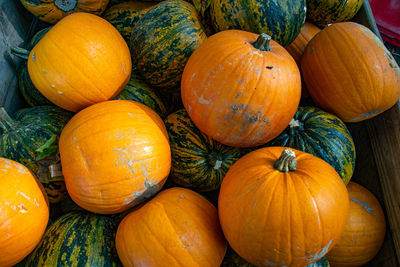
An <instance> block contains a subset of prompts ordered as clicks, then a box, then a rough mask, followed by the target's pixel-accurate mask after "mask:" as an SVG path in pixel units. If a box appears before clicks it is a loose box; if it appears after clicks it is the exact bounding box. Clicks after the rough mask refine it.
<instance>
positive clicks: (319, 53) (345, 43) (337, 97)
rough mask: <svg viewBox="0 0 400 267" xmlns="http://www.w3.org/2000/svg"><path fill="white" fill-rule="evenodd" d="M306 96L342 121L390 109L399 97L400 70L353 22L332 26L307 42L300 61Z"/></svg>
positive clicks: (368, 33) (378, 42) (365, 30)
mask: <svg viewBox="0 0 400 267" xmlns="http://www.w3.org/2000/svg"><path fill="white" fill-rule="evenodd" d="M301 69H302V74H303V78H304V81H305V83H306V84H307V88H308V92H309V93H310V95H311V97H312V99H313V100H314V102H315V103H316V104H317V105H318V106H319V107H321V108H322V109H324V110H326V111H328V112H330V113H333V114H335V115H337V116H338V117H339V118H341V119H342V120H343V121H344V122H359V121H363V120H366V119H369V118H372V117H374V116H377V115H378V114H380V113H382V112H384V111H385V110H387V109H389V108H391V107H392V106H393V105H394V104H395V103H396V101H397V100H398V98H399V96H400V69H399V66H398V65H397V63H396V61H395V60H394V58H393V56H392V55H391V54H390V52H389V51H388V50H387V49H386V47H385V46H384V44H383V43H382V41H381V40H379V39H378V37H376V36H375V35H374V33H373V32H372V31H371V30H369V29H368V28H366V27H365V26H363V25H360V24H357V23H354V22H341V23H335V24H332V25H331V26H329V27H326V28H325V29H323V30H321V31H320V32H319V33H318V34H317V35H315V37H314V38H313V39H312V40H311V41H310V42H309V43H308V45H307V47H306V50H305V52H304V55H303V57H302V61H301Z"/></svg>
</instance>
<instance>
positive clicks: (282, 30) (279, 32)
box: [210, 0, 306, 46]
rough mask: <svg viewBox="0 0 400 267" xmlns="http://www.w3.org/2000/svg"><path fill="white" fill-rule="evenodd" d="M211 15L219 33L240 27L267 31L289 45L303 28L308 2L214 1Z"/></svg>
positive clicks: (250, 30) (283, 43)
mask: <svg viewBox="0 0 400 267" xmlns="http://www.w3.org/2000/svg"><path fill="white" fill-rule="evenodd" d="M210 14H211V21H212V23H213V26H214V29H215V30H216V31H217V32H220V31H224V30H228V29H237V30H243V31H248V32H253V33H259V34H260V33H266V34H268V35H270V36H271V37H272V39H273V40H274V41H276V42H278V43H279V44H280V45H282V46H286V45H288V44H290V43H291V42H292V41H293V40H294V39H295V38H296V37H297V35H299V33H300V31H301V27H302V26H303V24H304V21H305V19H306V1H305V0H298V1H292V0H251V1H239V0H211V6H210Z"/></svg>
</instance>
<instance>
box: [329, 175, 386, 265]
mask: <svg viewBox="0 0 400 267" xmlns="http://www.w3.org/2000/svg"><path fill="white" fill-rule="evenodd" d="M347 189H348V191H349V198H350V216H349V219H348V221H347V224H346V228H345V229H344V232H343V234H342V236H341V237H340V239H339V242H338V243H337V244H336V245H335V246H334V247H333V249H332V250H331V251H330V252H329V253H328V255H327V258H328V260H329V262H330V263H331V264H332V265H334V266H363V265H364V264H366V263H367V262H369V261H370V260H372V258H373V257H375V255H376V254H377V253H378V251H379V249H380V248H381V246H382V244H383V241H384V239H385V232H386V222H385V215H384V214H383V211H382V208H381V205H380V204H379V201H378V200H377V199H376V197H375V196H374V195H373V194H372V193H371V192H370V191H368V190H367V189H366V188H365V187H363V186H361V185H359V184H357V183H354V182H350V183H349V184H348V185H347Z"/></svg>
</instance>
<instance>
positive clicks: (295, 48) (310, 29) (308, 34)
mask: <svg viewBox="0 0 400 267" xmlns="http://www.w3.org/2000/svg"><path fill="white" fill-rule="evenodd" d="M320 31H321V29H320V28H318V27H317V26H315V25H314V24H312V23H310V22H305V23H304V25H303V27H302V28H301V32H300V34H299V35H298V36H297V37H296V39H295V40H294V41H293V42H291V43H290V44H289V45H288V46H286V50H287V51H288V52H289V53H290V55H291V56H292V57H293V59H294V60H295V61H296V63H297V65H298V66H299V67H300V64H301V57H302V56H303V54H304V50H305V49H306V46H307V44H308V42H310V40H311V39H312V38H313V37H314V36H315V35H316V34H317V33H319V32H320Z"/></svg>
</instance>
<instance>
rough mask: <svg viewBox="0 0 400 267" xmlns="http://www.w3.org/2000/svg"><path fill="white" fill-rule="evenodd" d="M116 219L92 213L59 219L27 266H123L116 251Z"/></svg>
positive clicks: (71, 215) (79, 213)
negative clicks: (114, 220)
mask: <svg viewBox="0 0 400 267" xmlns="http://www.w3.org/2000/svg"><path fill="white" fill-rule="evenodd" d="M115 232H116V225H115V224H114V222H113V220H112V219H110V218H108V217H105V216H101V215H95V214H92V213H88V212H79V211H75V212H71V213H68V214H65V215H63V216H61V217H60V218H58V219H57V220H56V221H55V222H54V223H53V224H52V225H51V226H50V227H49V228H48V229H47V230H46V232H45V234H44V236H43V238H42V240H41V242H40V243H39V245H38V246H37V247H36V249H35V250H34V251H33V252H32V254H31V255H30V256H29V258H28V259H27V261H26V266H68V267H71V266H77V267H78V266H79V267H80V266H96V267H101V266H122V265H121V263H120V261H119V259H118V256H117V253H116V250H115V244H114V240H115Z"/></svg>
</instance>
